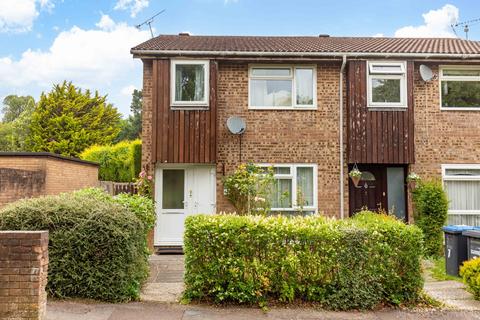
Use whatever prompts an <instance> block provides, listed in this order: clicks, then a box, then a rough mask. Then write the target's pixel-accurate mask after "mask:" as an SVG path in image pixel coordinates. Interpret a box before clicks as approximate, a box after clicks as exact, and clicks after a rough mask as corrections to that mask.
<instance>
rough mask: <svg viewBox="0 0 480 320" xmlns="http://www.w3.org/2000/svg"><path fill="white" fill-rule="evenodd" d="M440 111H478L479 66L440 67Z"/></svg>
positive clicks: (479, 102)
mask: <svg viewBox="0 0 480 320" xmlns="http://www.w3.org/2000/svg"><path fill="white" fill-rule="evenodd" d="M439 74H440V77H439V78H440V109H441V110H480V66H440V71H439Z"/></svg>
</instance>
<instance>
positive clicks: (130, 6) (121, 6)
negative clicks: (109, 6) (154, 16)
mask: <svg viewBox="0 0 480 320" xmlns="http://www.w3.org/2000/svg"><path fill="white" fill-rule="evenodd" d="M148 4H149V0H117V3H116V4H115V7H114V8H113V9H115V10H130V16H131V17H132V18H135V17H136V16H137V13H139V12H140V11H142V10H143V9H145V8H147V7H148Z"/></svg>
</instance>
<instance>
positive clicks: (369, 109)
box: [367, 106, 408, 111]
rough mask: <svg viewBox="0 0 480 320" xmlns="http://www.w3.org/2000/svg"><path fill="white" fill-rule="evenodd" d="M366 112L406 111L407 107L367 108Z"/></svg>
mask: <svg viewBox="0 0 480 320" xmlns="http://www.w3.org/2000/svg"><path fill="white" fill-rule="evenodd" d="M367 109H368V111H408V106H368V107H367Z"/></svg>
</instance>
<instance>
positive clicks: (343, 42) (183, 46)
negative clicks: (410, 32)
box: [131, 35, 480, 55]
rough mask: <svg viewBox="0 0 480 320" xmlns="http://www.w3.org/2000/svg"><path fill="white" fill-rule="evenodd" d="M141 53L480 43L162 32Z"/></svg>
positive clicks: (477, 49) (474, 47)
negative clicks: (165, 33)
mask: <svg viewBox="0 0 480 320" xmlns="http://www.w3.org/2000/svg"><path fill="white" fill-rule="evenodd" d="M131 52H132V53H134V54H140V53H147V54H155V53H157V54H160V53H164V54H181V53H182V52H189V53H192V52H196V53H203V54H206V55H215V54H216V55H221V54H235V55H248V54H252V55H256V54H265V55H268V54H272V55H279V54H286V55H287V54H292V55H296V54H300V53H303V54H307V55H308V54H322V53H324V54H340V53H342V54H343V53H347V54H348V53H362V54H372V53H373V54H394V55H395V54H396V55H398V54H407V55H408V54H420V55H421V54H424V55H429V54H433V55H442V54H444V55H452V54H455V55H480V42H479V41H469V40H463V39H456V38H383V37H380V38H374V37H322V36H319V37H314V36H190V35H160V36H158V37H155V38H152V39H150V40H148V41H145V42H144V43H142V44H139V45H138V46H136V47H134V48H132V51H131Z"/></svg>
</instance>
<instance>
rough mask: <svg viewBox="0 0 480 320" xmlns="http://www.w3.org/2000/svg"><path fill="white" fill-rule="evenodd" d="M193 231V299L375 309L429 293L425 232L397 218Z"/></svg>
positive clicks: (196, 227) (365, 215) (221, 222)
mask: <svg viewBox="0 0 480 320" xmlns="http://www.w3.org/2000/svg"><path fill="white" fill-rule="evenodd" d="M185 226H186V229H185V236H184V252H185V268H186V272H185V292H184V298H185V299H187V300H190V299H196V300H198V299H200V300H210V301H213V302H216V303H221V302H235V303H247V304H259V305H261V306H263V305H265V304H266V303H267V302H268V301H282V302H291V301H294V300H296V299H299V300H304V301H314V302H318V303H320V305H321V306H322V307H324V308H329V309H343V310H345V309H369V308H374V307H375V306H378V305H380V304H384V303H386V304H392V305H398V304H402V303H408V302H414V301H416V300H417V299H418V297H419V294H420V292H421V290H422V286H423V279H422V274H421V267H420V257H421V253H422V233H421V231H420V230H419V229H418V228H417V227H415V226H407V225H405V224H403V223H402V222H400V221H397V220H395V219H394V218H392V217H387V216H383V215H378V214H375V213H371V212H362V213H360V214H358V215H357V216H356V217H355V218H352V219H347V220H341V221H337V220H327V219H325V218H322V217H319V216H315V217H294V218H287V217H279V216H275V217H260V216H235V215H211V216H206V215H196V216H190V217H188V218H187V220H186V224H185Z"/></svg>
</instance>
